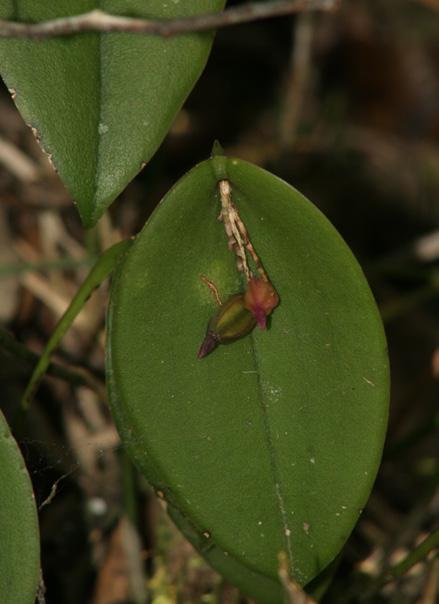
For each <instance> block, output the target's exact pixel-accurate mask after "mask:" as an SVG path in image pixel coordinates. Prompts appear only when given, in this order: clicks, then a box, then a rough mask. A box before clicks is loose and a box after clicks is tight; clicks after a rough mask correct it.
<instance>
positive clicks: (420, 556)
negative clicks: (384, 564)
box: [385, 528, 439, 583]
mask: <svg viewBox="0 0 439 604" xmlns="http://www.w3.org/2000/svg"><path fill="white" fill-rule="evenodd" d="M437 547H439V528H437V529H436V530H435V531H433V532H432V533H431V534H430V535H429V536H428V537H427V538H426V539H424V541H422V543H420V544H419V545H418V546H417V547H416V548H415V549H414V550H413V551H412V552H410V553H409V554H408V555H407V556H406V557H405V558H404V560H401V562H398V564H395V565H394V566H393V567H392V568H390V569H389V571H388V574H389V575H390V577H389V576H387V577H386V580H385V583H388V582H389V581H391V580H392V579H398V578H399V577H402V575H404V574H405V573H406V572H407V571H408V570H409V569H410V568H412V566H414V565H415V564H417V563H418V562H421V561H422V560H424V559H425V558H426V557H427V555H428V554H429V553H430V552H431V550H433V549H435V548H437Z"/></svg>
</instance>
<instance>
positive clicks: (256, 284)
mask: <svg viewBox="0 0 439 604" xmlns="http://www.w3.org/2000/svg"><path fill="white" fill-rule="evenodd" d="M278 304H279V296H278V294H277V292H276V290H275V289H274V287H273V286H272V285H271V283H270V282H269V281H265V280H264V279H261V278H259V277H252V278H251V279H250V281H249V282H248V284H247V291H246V292H245V294H244V306H245V308H247V309H248V310H249V311H250V312H251V313H252V315H253V316H254V318H255V319H256V322H257V324H258V325H259V327H260V328H261V329H266V327H267V317H268V315H269V314H270V313H271V311H272V310H273V309H274V308H276V306H277V305H278Z"/></svg>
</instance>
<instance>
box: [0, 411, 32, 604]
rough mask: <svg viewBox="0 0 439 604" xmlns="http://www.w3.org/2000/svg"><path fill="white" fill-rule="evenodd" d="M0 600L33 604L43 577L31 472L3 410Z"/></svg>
mask: <svg viewBox="0 0 439 604" xmlns="http://www.w3.org/2000/svg"><path fill="white" fill-rule="evenodd" d="M0 484H1V488H0V535H1V545H0V594H1V596H0V600H1V602H2V604H18V603H20V604H33V603H34V601H35V596H36V592H37V587H38V582H39V577H40V546H39V531H38V518H37V511H36V507H35V499H34V495H33V491H32V485H31V481H30V478H29V475H28V473H27V471H26V468H25V465H24V461H23V458H22V456H21V453H20V450H19V448H18V446H17V443H16V442H15V440H14V439H13V437H12V435H11V432H10V430H9V427H8V425H7V423H6V420H5V418H4V416H3V414H2V412H1V411H0Z"/></svg>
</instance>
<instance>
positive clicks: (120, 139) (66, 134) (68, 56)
mask: <svg viewBox="0 0 439 604" xmlns="http://www.w3.org/2000/svg"><path fill="white" fill-rule="evenodd" d="M223 5H224V0H213V1H212V0H209V1H208V0H193V1H191V2H184V1H181V2H179V1H178V0H170V1H169V2H162V0H150V1H149V2H144V1H143V0H103V1H100V2H97V0H77V1H76V2H71V1H70V0H57V1H56V2H53V1H52V0H39V1H38V2H35V1H34V0H21V1H20V2H19V3H16V2H10V0H0V18H2V19H9V20H16V21H29V22H38V21H45V20H49V19H55V18H57V17H64V16H68V15H72V14H80V13H83V12H87V11H90V10H93V9H95V8H100V9H101V10H106V11H108V12H110V13H113V14H120V15H129V16H136V17H145V18H157V19H160V18H163V19H172V18H177V17H188V16H191V15H194V14H200V13H203V12H210V11H215V10H220V9H221V8H222V7H223ZM211 43H212V35H211V34H209V33H207V34H190V35H184V36H177V37H174V38H171V39H163V38H159V37H157V36H151V35H135V34H94V33H87V34H80V35H75V36H70V37H64V38H58V39H50V40H44V41H41V40H38V41H32V40H1V41H0V65H1V72H2V77H3V78H4V80H5V82H6V83H7V85H8V87H9V89H10V90H11V91H12V94H13V96H14V98H15V102H16V104H17V107H18V108H19V110H20V112H21V113H22V115H23V117H24V119H25V120H26V122H28V123H29V125H30V126H31V127H32V128H33V129H34V134H35V135H36V137H37V139H39V140H41V144H42V146H43V148H44V149H45V151H46V152H47V153H48V154H49V156H50V157H51V159H52V161H53V163H54V165H55V166H56V168H57V170H58V171H59V174H60V176H61V178H62V179H63V181H64V183H65V185H66V186H67V188H68V190H69V192H70V194H71V195H72V197H73V199H74V200H75V202H76V203H77V205H78V209H79V212H80V215H81V218H82V221H83V222H84V224H85V225H86V226H92V225H93V224H94V223H95V222H96V221H97V220H98V218H99V217H100V216H101V215H102V214H103V212H104V211H105V209H106V208H107V207H108V206H109V205H110V204H111V203H112V202H113V200H114V199H115V197H116V196H117V195H118V194H119V193H120V192H121V191H122V190H123V189H124V188H125V186H126V185H127V184H128V183H129V181H130V180H131V179H132V178H133V177H134V176H135V175H136V174H137V172H139V170H140V169H141V167H142V165H143V163H144V162H147V161H148V160H149V159H150V158H151V156H152V155H153V154H154V153H155V151H156V149H157V147H158V146H159V145H160V143H161V142H162V140H163V138H164V136H165V135H166V133H167V131H168V129H169V127H170V125H171V123H172V120H173V119H174V117H175V115H176V113H177V111H178V110H179V109H180V107H181V105H182V103H183V102H184V100H185V98H186V97H187V95H188V94H189V92H190V90H191V89H192V88H193V86H194V84H195V82H196V80H197V78H198V77H199V75H200V73H201V71H202V70H203V68H204V65H205V63H206V60H207V57H208V54H209V50H210V47H211Z"/></svg>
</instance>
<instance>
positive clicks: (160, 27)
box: [0, 0, 338, 38]
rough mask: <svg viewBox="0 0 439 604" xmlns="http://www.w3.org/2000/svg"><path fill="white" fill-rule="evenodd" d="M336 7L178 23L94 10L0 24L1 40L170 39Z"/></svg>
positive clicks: (273, 9) (256, 7)
mask: <svg viewBox="0 0 439 604" xmlns="http://www.w3.org/2000/svg"><path fill="white" fill-rule="evenodd" d="M337 4H338V0H273V1H270V2H262V3H261V2H258V3H256V2H255V3H248V4H244V5H242V6H237V7H234V8H230V9H228V10H225V11H222V12H217V13H209V14H205V15H195V16H192V17H184V18H181V19H138V18H131V17H122V16H116V15H110V14H108V13H106V12H104V11H101V10H98V9H97V10H93V11H90V12H88V13H83V14H80V15H73V16H70V17H62V18H60V19H53V20H51V21H44V22H41V23H20V22H15V21H5V20H0V38H51V37H53V36H68V35H72V34H76V33H80V32H86V31H88V32H90V31H94V32H119V33H135V34H153V35H158V36H164V37H169V36H175V35H177V34H185V33H190V32H202V31H210V30H213V29H219V28H223V27H230V26H232V25H238V24H240V23H248V22H250V21H259V20H261V19H271V18H273V17H281V16H284V15H292V14H294V13H301V12H306V11H319V10H321V11H331V10H334V9H335V8H336V7H337Z"/></svg>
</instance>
